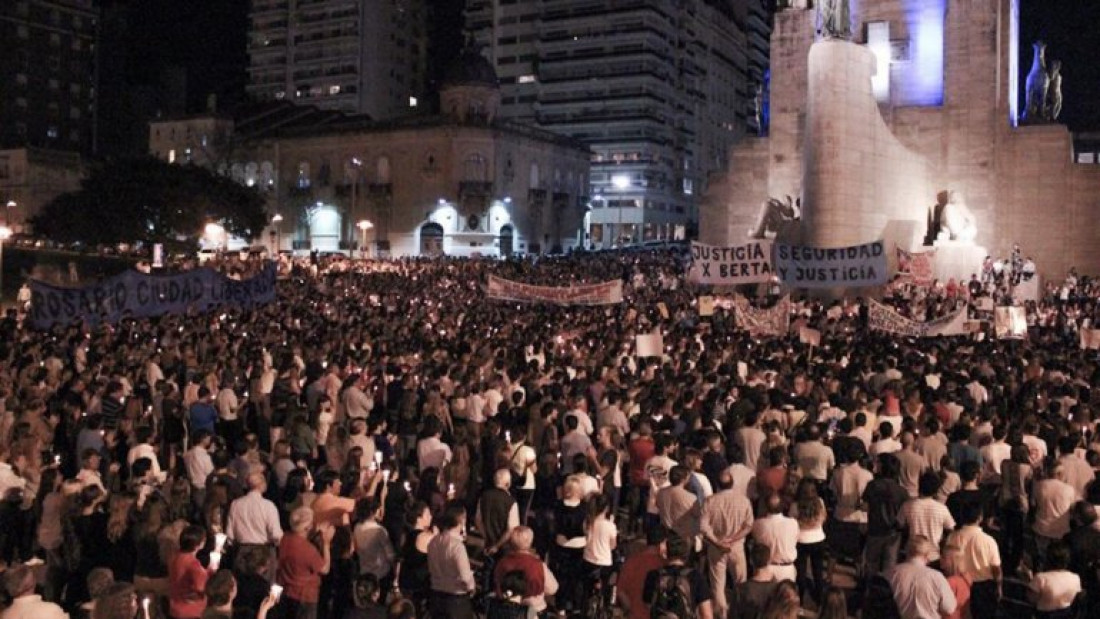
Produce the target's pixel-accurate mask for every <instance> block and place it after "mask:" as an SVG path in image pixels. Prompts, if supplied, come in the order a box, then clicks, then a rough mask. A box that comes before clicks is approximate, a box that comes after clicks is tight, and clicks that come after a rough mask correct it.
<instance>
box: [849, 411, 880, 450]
mask: <svg viewBox="0 0 1100 619" xmlns="http://www.w3.org/2000/svg"><path fill="white" fill-rule="evenodd" d="M855 423H856V427H855V429H854V430H852V431H851V432H849V433H848V435H849V436H854V437H856V438H858V439H859V440H861V441H863V447H864V448H866V449H867V450H868V451H870V449H871V441H872V440H873V439H874V437H873V436H872V435H871V429H870V428H868V427H867V413H865V412H862V411H860V412H858V413H856V422H855Z"/></svg>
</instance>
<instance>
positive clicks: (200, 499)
mask: <svg viewBox="0 0 1100 619" xmlns="http://www.w3.org/2000/svg"><path fill="white" fill-rule="evenodd" d="M210 443H211V436H210V433H209V432H207V431H206V430H199V431H198V432H196V433H195V440H194V443H192V447H191V449H188V450H187V453H185V454H183V465H184V468H186V469H187V479H188V480H189V481H190V482H191V499H192V500H193V501H194V502H195V505H197V506H200V507H201V506H202V504H203V503H204V502H205V500H206V478H207V477H209V476H210V474H211V473H213V472H214V461H213V460H212V459H211V458H210V452H209V451H208V450H209V449H210Z"/></svg>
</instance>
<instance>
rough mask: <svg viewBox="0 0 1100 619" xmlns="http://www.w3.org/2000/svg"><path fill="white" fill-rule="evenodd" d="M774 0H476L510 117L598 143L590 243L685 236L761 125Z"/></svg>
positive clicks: (475, 27)
mask: <svg viewBox="0 0 1100 619" xmlns="http://www.w3.org/2000/svg"><path fill="white" fill-rule="evenodd" d="M769 24H770V19H769V16H768V13H767V11H766V9H765V8H764V2H763V0H680V1H677V2H666V1H662V0H467V4H466V26H467V29H468V30H469V31H470V32H471V33H472V34H473V36H474V39H475V41H476V43H477V44H478V45H479V46H480V47H481V49H482V53H483V54H484V55H485V56H486V57H487V58H489V60H490V61H491V62H492V63H493V65H494V66H495V68H496V70H497V73H498V74H499V75H500V78H501V89H502V92H501V96H502V99H501V114H502V116H504V117H506V118H510V119H513V120H516V121H519V122H524V123H530V124H534V125H537V126H539V127H541V128H544V129H548V130H551V131H555V132H558V133H562V134H565V135H568V136H570V137H573V138H577V139H580V140H582V141H584V142H585V143H586V144H588V145H589V146H590V147H591V149H592V151H593V155H592V174H591V182H590V197H591V206H592V210H591V212H590V217H589V233H590V238H589V241H590V243H591V244H592V245H593V246H602V247H608V246H611V245H615V244H619V243H624V242H625V243H631V242H642V241H646V240H655V239H670V238H682V237H683V236H684V234H685V233H687V232H689V231H690V228H691V227H692V226H693V224H694V222H696V221H697V215H696V212H697V211H696V201H697V199H698V197H699V196H700V195H701V194H702V192H703V190H704V185H705V183H706V178H707V175H708V174H709V173H711V172H714V171H717V170H724V169H725V167H726V163H727V151H728V149H729V147H730V146H731V145H732V144H733V143H734V142H735V141H736V140H737V139H738V138H740V137H741V136H742V135H744V134H745V133H746V132H750V131H755V130H756V119H755V116H756V115H755V114H754V112H753V109H754V98H755V93H756V85H757V84H759V83H762V82H763V80H764V73H765V71H766V66H767V61H768V53H767V49H768V40H769V35H770V32H771V27H770V25H769Z"/></svg>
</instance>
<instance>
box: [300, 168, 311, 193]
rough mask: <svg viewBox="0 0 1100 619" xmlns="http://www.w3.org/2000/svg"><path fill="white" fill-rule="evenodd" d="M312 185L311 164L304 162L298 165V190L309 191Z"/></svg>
mask: <svg viewBox="0 0 1100 619" xmlns="http://www.w3.org/2000/svg"><path fill="white" fill-rule="evenodd" d="M310 184H311V181H310V178H309V162H308V161H303V162H301V163H299V164H298V188H299V189H308V188H309V186H310Z"/></svg>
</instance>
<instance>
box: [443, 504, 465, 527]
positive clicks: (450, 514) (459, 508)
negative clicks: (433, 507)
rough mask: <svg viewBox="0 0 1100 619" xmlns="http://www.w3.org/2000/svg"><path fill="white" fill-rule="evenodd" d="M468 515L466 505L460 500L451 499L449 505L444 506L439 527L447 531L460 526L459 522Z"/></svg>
mask: <svg viewBox="0 0 1100 619" xmlns="http://www.w3.org/2000/svg"><path fill="white" fill-rule="evenodd" d="M465 516H466V506H465V505H463V504H462V503H461V502H459V501H451V502H450V503H447V506H446V507H445V508H443V513H442V514H440V515H439V529H440V530H441V531H446V530H449V529H453V528H455V527H457V526H458V523H460V522H462V519H463V518H464V517H465Z"/></svg>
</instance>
